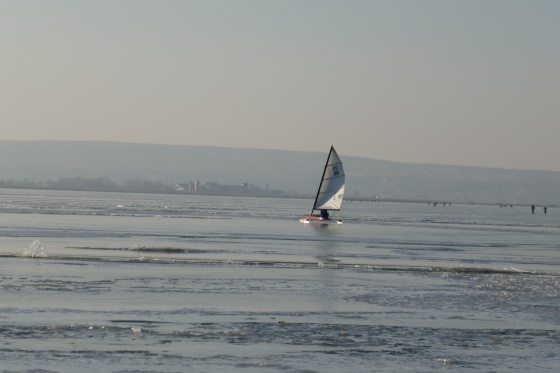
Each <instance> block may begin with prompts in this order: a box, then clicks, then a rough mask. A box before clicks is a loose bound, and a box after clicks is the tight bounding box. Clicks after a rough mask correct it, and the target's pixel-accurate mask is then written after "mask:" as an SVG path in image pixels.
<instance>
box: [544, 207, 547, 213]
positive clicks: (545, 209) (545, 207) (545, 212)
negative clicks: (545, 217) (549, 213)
mask: <svg viewBox="0 0 560 373" xmlns="http://www.w3.org/2000/svg"><path fill="white" fill-rule="evenodd" d="M543 210H544V213H545V214H546V210H547V208H546V206H545V207H544V208H543Z"/></svg>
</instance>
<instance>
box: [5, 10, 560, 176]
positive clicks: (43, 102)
mask: <svg viewBox="0 0 560 373" xmlns="http://www.w3.org/2000/svg"><path fill="white" fill-rule="evenodd" d="M0 47H1V55H0V56H1V58H0V122H1V127H0V128H1V132H0V139H2V140H109V141H125V142H139V143H160V144H181V145H183V144H184V145H213V146H228V147H243V148H263V149H286V150H302V151H319V152H325V153H326V152H327V151H328V149H329V147H330V145H331V144H334V145H335V147H336V148H337V150H338V152H339V154H341V155H356V156H363V157H368V158H376V159H384V160H392V161H401V162H415V163H440V164H460V165H474V166H489V167H505V168H523V169H548V170H560V146H559V140H560V1H557V0H551V1H542V0H527V1H515V0H504V1H498V0H494V1H492V0H483V1H476V0H468V1H467V0H465V1H451V0H442V1H428V0H422V1H416V0H414V1H398V0H391V1H374V0H364V1H352V0H340V1H328V0H317V1H312V0H308V1H306V0H293V1H289V0H281V1H273V0H266V1H263V0H253V1H246V0H236V1H231V0H224V1H212V0H201V1H187V0H184V1H171V0H153V1H142V0H130V1H126V0H119V1H113V0H110V1H75V0H69V1H55V0H51V1H24V0H14V1H8V0H4V1H1V2H0Z"/></svg>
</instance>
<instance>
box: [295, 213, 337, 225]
mask: <svg viewBox="0 0 560 373" xmlns="http://www.w3.org/2000/svg"><path fill="white" fill-rule="evenodd" d="M299 221H300V222H302V223H305V224H310V223H313V224H342V220H333V219H331V218H323V217H321V216H317V215H306V216H304V217H302V218H301V219H299Z"/></svg>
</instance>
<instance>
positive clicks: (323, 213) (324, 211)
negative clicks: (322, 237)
mask: <svg viewBox="0 0 560 373" xmlns="http://www.w3.org/2000/svg"><path fill="white" fill-rule="evenodd" d="M321 218H323V219H328V218H329V212H328V211H327V210H321Z"/></svg>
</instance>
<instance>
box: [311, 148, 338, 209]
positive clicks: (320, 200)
mask: <svg viewBox="0 0 560 373" xmlns="http://www.w3.org/2000/svg"><path fill="white" fill-rule="evenodd" d="M344 182H345V178H344V169H343V168H342V161H341V160H340V158H339V157H338V154H336V150H334V147H333V146H331V151H330V152H329V157H328V158H327V163H326V164H325V170H324V171H323V178H322V179H321V184H320V185H319V191H318V192H317V197H316V198H315V204H314V205H313V210H340V207H341V205H342V198H343V197H344Z"/></svg>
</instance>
